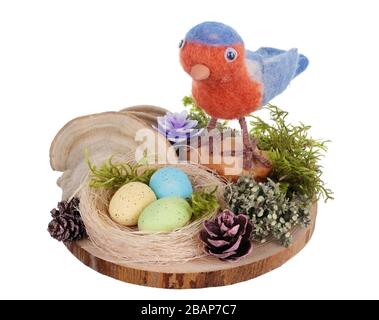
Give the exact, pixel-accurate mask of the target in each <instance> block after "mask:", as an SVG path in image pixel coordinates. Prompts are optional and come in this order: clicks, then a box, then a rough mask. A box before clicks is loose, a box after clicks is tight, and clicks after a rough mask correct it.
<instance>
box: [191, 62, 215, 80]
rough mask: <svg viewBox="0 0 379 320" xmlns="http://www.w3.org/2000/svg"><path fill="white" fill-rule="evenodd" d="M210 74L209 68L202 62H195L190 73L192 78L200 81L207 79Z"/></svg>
mask: <svg viewBox="0 0 379 320" xmlns="http://www.w3.org/2000/svg"><path fill="white" fill-rule="evenodd" d="M210 74H211V71H210V70H209V68H208V67H207V66H205V65H203V64H196V65H194V66H193V67H192V68H191V72H190V75H191V77H192V79H193V80H196V81H200V80H205V79H208V78H209V76H210Z"/></svg>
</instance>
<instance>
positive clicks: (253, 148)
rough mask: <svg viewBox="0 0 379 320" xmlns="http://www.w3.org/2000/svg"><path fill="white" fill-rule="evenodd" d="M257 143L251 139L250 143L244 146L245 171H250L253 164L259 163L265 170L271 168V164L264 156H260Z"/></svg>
mask: <svg viewBox="0 0 379 320" xmlns="http://www.w3.org/2000/svg"><path fill="white" fill-rule="evenodd" d="M257 144H258V141H257V139H255V138H254V139H253V140H252V141H251V143H249V144H248V145H245V146H244V152H243V168H244V169H245V170H249V171H250V170H251V169H252V167H253V165H254V162H258V163H260V164H261V165H262V166H264V167H266V168H271V167H272V164H271V162H270V161H269V160H268V159H267V158H266V157H264V156H262V154H261V152H260V151H259V149H258V147H257Z"/></svg>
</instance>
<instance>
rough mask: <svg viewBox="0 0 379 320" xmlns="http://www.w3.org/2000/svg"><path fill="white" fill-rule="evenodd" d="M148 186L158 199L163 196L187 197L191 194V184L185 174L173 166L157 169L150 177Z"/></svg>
mask: <svg viewBox="0 0 379 320" xmlns="http://www.w3.org/2000/svg"><path fill="white" fill-rule="evenodd" d="M150 188H151V189H153V191H154V193H155V195H156V196H157V198H158V199H161V198H165V197H181V198H189V197H191V195H192V191H193V190H192V185H191V181H190V179H189V178H188V176H187V174H186V173H185V172H184V171H182V170H180V169H178V168H173V167H166V168H162V169H159V170H157V171H156V172H155V173H154V174H153V175H152V177H151V179H150Z"/></svg>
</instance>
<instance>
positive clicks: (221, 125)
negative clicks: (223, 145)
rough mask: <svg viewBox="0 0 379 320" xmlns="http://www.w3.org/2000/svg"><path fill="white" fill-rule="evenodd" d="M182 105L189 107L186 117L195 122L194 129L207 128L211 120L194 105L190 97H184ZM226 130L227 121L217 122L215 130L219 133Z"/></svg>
mask: <svg viewBox="0 0 379 320" xmlns="http://www.w3.org/2000/svg"><path fill="white" fill-rule="evenodd" d="M183 105H184V107H189V114H188V117H189V118H190V119H191V120H196V121H197V126H196V129H203V128H206V127H207V125H208V122H209V120H210V119H211V118H210V117H209V116H208V115H207V114H206V113H205V112H204V111H203V110H202V109H200V108H199V107H198V106H197V105H196V102H195V100H194V99H193V98H192V97H190V96H186V97H184V98H183ZM227 128H228V121H219V122H217V129H219V130H220V131H221V130H225V129H227Z"/></svg>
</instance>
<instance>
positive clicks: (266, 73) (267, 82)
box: [246, 48, 309, 105]
mask: <svg viewBox="0 0 379 320" xmlns="http://www.w3.org/2000/svg"><path fill="white" fill-rule="evenodd" d="M246 58H247V65H248V69H249V73H250V76H251V77H252V78H254V79H256V80H257V81H259V82H261V83H262V84H263V88H264V96H263V103H262V104H263V105H265V104H267V103H268V102H270V100H272V99H273V98H274V97H275V96H277V95H278V94H280V93H282V92H283V91H284V90H285V89H286V88H287V86H288V85H289V83H290V82H291V80H292V79H293V78H295V77H296V76H297V75H299V74H300V73H301V72H303V71H304V70H305V69H306V68H307V66H308V63H309V61H308V59H307V58H306V57H305V56H303V55H301V54H299V53H298V52H297V49H291V50H288V51H284V50H280V49H275V48H260V49H258V50H257V51H255V52H252V51H247V54H246Z"/></svg>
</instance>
